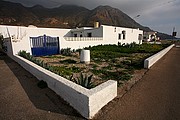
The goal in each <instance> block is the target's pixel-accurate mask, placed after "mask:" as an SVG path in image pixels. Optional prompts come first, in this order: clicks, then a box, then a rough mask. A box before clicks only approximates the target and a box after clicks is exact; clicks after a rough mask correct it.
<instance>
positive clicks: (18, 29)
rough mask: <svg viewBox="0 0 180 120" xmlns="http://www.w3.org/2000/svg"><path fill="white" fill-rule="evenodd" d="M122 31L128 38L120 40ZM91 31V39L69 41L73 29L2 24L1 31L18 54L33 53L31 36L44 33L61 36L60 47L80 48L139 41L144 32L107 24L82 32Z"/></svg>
mask: <svg viewBox="0 0 180 120" xmlns="http://www.w3.org/2000/svg"><path fill="white" fill-rule="evenodd" d="M115 29H116V30H115ZM122 31H126V39H124V40H123V39H121V40H119V39H118V35H119V34H122ZM89 32H91V33H92V38H91V39H84V40H80V41H76V40H78V39H79V38H77V39H76V40H75V41H69V40H71V39H72V38H69V39H68V38H67V37H72V33H71V29H57V28H37V27H24V26H6V25H0V33H1V34H2V35H3V36H4V38H10V42H11V46H12V54H13V55H16V54H17V53H18V52H19V51H20V50H25V51H27V52H29V53H30V54H31V45H30V37H38V36H42V35H44V34H46V35H47V36H52V37H59V47H60V49H62V48H67V47H68V48H71V49H79V48H83V47H88V46H96V45H101V44H102V45H104V44H116V45H117V44H118V42H121V43H132V42H136V43H139V40H138V35H139V34H143V31H142V30H138V29H131V28H123V27H115V26H106V25H102V26H100V27H99V28H95V29H91V30H85V31H82V34H83V35H84V36H85V35H86V34H87V33H89ZM77 33H78V32H77ZM79 34H81V31H80V32H79V33H78V35H79ZM12 36H14V37H15V38H17V42H15V41H14V40H12V39H11V38H12ZM85 37H86V36H85ZM81 39H83V38H81ZM8 47H9V46H8Z"/></svg>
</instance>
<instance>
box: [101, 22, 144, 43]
mask: <svg viewBox="0 0 180 120" xmlns="http://www.w3.org/2000/svg"><path fill="white" fill-rule="evenodd" d="M122 31H125V39H123V34H122ZM139 34H141V35H143V31H142V30H139V29H132V28H123V27H115V26H105V25H103V38H104V41H106V43H107V44H118V42H120V43H121V44H123V43H125V44H127V43H132V42H136V43H137V44H139V40H138V37H139ZM119 35H120V36H121V37H120V38H121V39H119Z"/></svg>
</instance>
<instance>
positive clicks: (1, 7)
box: [0, 1, 171, 39]
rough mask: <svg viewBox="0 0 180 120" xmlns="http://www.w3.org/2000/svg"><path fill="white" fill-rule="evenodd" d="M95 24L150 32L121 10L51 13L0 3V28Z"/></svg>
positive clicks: (77, 8) (54, 10)
mask: <svg viewBox="0 0 180 120" xmlns="http://www.w3.org/2000/svg"><path fill="white" fill-rule="evenodd" d="M96 21H98V22H99V23H100V24H103V25H115V26H120V27H129V28H139V29H142V30H144V31H153V30H151V29H150V28H148V27H144V26H142V25H140V24H139V23H137V22H136V21H134V20H133V19H132V18H131V17H129V16H128V15H127V14H125V13H123V12H122V11H121V10H119V9H117V8H112V7H110V6H98V7H96V8H95V9H93V10H89V9H87V8H85V7H81V6H76V5H61V6H60V7H57V8H51V9H50V8H45V7H43V6H41V5H35V6H33V7H25V6H23V5H22V4H20V3H12V2H7V1H0V24H4V25H21V26H28V25H35V26H38V27H56V28H76V27H83V26H93V23H94V22H96ZM158 35H159V36H160V37H161V39H165V38H166V39H168V38H171V36H169V35H167V34H163V33H158Z"/></svg>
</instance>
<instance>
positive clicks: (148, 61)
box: [144, 44, 174, 69]
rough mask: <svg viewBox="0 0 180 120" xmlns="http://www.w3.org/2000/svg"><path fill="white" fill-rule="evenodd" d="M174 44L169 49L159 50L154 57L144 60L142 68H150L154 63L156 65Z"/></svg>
mask: <svg viewBox="0 0 180 120" xmlns="http://www.w3.org/2000/svg"><path fill="white" fill-rule="evenodd" d="M173 46H174V44H172V45H170V46H169V47H167V48H165V49H163V50H161V51H160V52H158V53H156V54H155V55H153V56H151V57H149V58H147V59H145V60H144V68H147V69H148V68H150V67H151V66H152V65H154V63H156V62H157V61H158V60H159V59H161V58H162V57H163V56H164V55H165V54H166V53H167V52H168V51H169V50H171V48H172V47H173Z"/></svg>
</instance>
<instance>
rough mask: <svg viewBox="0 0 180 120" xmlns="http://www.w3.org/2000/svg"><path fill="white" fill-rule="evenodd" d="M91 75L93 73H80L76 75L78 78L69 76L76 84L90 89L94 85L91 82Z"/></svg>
mask: <svg viewBox="0 0 180 120" xmlns="http://www.w3.org/2000/svg"><path fill="white" fill-rule="evenodd" d="M92 76H93V75H90V76H87V75H86V74H85V76H84V75H83V74H82V73H81V74H80V77H78V78H73V75H72V76H71V77H70V80H71V81H73V82H75V83H76V84H78V85H81V86H83V87H85V88H87V89H91V88H93V87H95V85H94V83H93V82H92Z"/></svg>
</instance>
